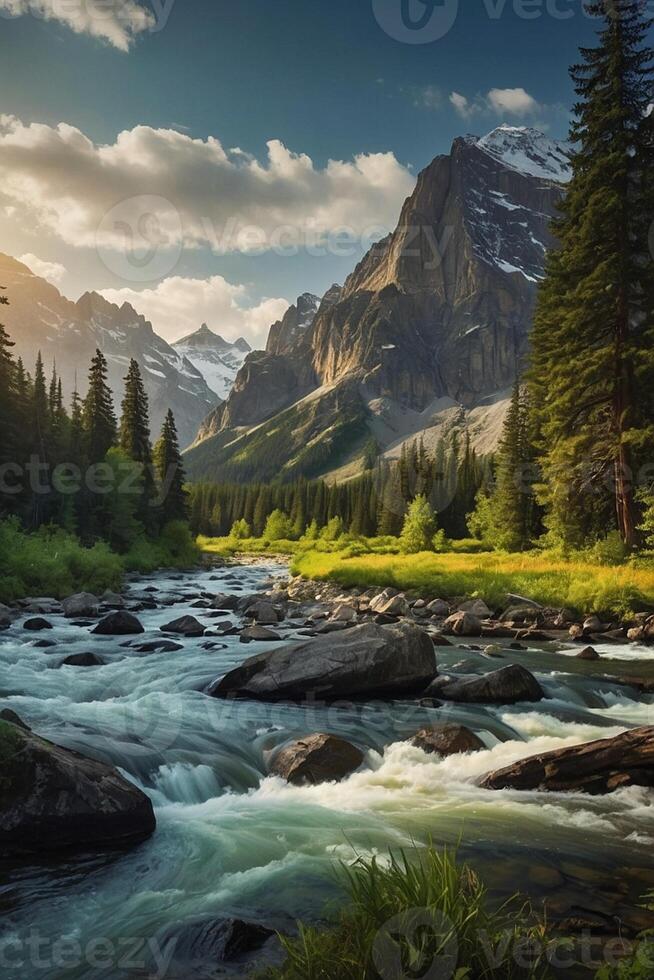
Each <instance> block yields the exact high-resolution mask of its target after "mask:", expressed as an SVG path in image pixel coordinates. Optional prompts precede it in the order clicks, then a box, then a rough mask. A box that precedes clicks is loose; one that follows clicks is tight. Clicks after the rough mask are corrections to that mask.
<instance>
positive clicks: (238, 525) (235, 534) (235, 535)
mask: <svg viewBox="0 0 654 980" xmlns="http://www.w3.org/2000/svg"><path fill="white" fill-rule="evenodd" d="M229 536H230V538H232V539H233V540H234V541H245V540H246V539H247V538H251V537H252V530H251V528H250V525H249V524H248V522H247V521H246V520H244V519H243V518H241V520H240V521H234V524H233V525H232V529H231V531H230V532H229Z"/></svg>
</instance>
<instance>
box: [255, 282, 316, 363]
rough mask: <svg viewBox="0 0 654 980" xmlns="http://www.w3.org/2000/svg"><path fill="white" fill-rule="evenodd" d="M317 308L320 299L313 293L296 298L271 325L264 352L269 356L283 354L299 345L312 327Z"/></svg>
mask: <svg viewBox="0 0 654 980" xmlns="http://www.w3.org/2000/svg"><path fill="white" fill-rule="evenodd" d="M319 306H320V297H319V296H314V294H313V293H302V295H301V296H298V298H297V300H296V302H295V304H294V305H293V306H289V308H288V310H287V311H286V313H285V314H284V316H283V317H282V319H281V320H278V321H277V323H273V325H272V327H271V328H270V333H269V334H268V344H267V346H266V351H267V352H268V353H269V354H283V353H285V352H287V351H289V350H290V349H291V348H292V347H294V346H295V344H297V343H300V342H301V341H302V338H303V337H305V336H306V335H307V331H308V330H309V328H310V327H311V326H312V325H313V321H314V320H315V318H316V314H317V312H318V308H319Z"/></svg>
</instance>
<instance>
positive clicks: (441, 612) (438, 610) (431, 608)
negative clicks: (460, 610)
mask: <svg viewBox="0 0 654 980" xmlns="http://www.w3.org/2000/svg"><path fill="white" fill-rule="evenodd" d="M427 612H429V613H431V614H432V616H449V614H450V607H449V606H448V604H447V603H446V602H445V600H444V599H433V600H432V601H431V602H429V603H427Z"/></svg>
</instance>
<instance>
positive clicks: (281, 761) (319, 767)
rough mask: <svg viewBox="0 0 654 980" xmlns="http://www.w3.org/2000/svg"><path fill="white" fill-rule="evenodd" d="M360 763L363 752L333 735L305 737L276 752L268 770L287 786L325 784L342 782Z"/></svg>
mask: <svg viewBox="0 0 654 980" xmlns="http://www.w3.org/2000/svg"><path fill="white" fill-rule="evenodd" d="M362 762H363V752H362V751H361V749H358V748H356V746H354V745H351V744H350V743H349V742H346V741H345V740H344V739H342V738H337V737H336V736H335V735H323V734H316V735H308V736H307V737H306V738H301V739H299V740H298V741H297V742H293V743H292V744H291V745H287V746H286V747H285V748H283V749H282V750H281V752H278V753H277V755H276V756H275V758H274V760H273V763H272V765H271V767H270V772H271V774H272V775H274V776H281V777H282V779H285V780H286V781H287V782H289V783H293V784H295V785H298V786H299V785H302V784H304V783H313V784H315V783H326V782H333V781H334V780H340V779H345V778H346V776H350V775H351V774H352V773H353V772H355V771H356V770H357V769H358V768H359V766H360V765H361V763H362Z"/></svg>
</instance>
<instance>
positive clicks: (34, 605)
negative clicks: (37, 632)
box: [19, 596, 63, 616]
mask: <svg viewBox="0 0 654 980" xmlns="http://www.w3.org/2000/svg"><path fill="white" fill-rule="evenodd" d="M19 605H20V606H21V608H22V610H23V612H25V613H26V614H29V615H31V616H58V615H60V614H61V613H62V612H63V608H62V605H61V603H60V602H59V600H58V599H52V598H50V597H49V596H41V597H40V598H38V599H35V598H29V599H22V600H21V601H20V603H19Z"/></svg>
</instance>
